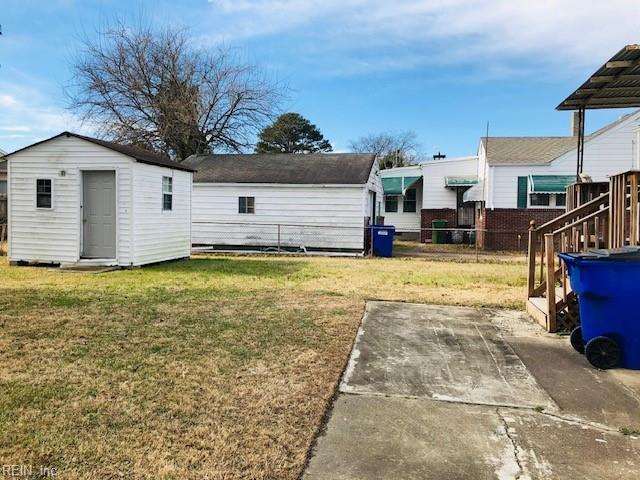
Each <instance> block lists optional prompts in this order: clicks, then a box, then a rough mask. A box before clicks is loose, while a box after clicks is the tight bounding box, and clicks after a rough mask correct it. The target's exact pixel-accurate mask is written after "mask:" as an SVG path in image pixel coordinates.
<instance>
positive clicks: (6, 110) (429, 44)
mask: <svg viewBox="0 0 640 480" xmlns="http://www.w3.org/2000/svg"><path fill="white" fill-rule="evenodd" d="M140 16H144V17H145V18H146V19H148V20H149V21H152V22H154V23H155V24H157V25H163V24H167V23H169V24H171V25H174V26H185V27H188V28H189V29H190V32H191V35H192V36H193V39H194V43H195V44H197V45H201V46H203V47H212V48H213V47H215V46H216V45H219V44H220V43H221V42H223V43H224V44H225V45H227V46H229V47H233V48H236V49H238V51H239V52H240V54H241V55H242V56H243V57H244V58H246V59H247V60H249V61H251V62H254V63H257V64H259V65H260V66H261V67H263V68H264V69H265V70H266V71H267V72H268V73H269V75H271V76H273V77H274V78H277V79H278V80H280V81H283V82H285V83H286V84H288V85H289V88H290V95H289V97H290V98H289V100H288V101H287V102H286V103H285V105H283V107H284V109H285V110H293V111H297V112H300V113H302V114H303V115H304V116H306V117H307V118H309V119H310V120H311V121H312V122H314V123H316V124H317V125H318V126H319V127H320V129H321V130H322V131H323V133H324V134H325V136H326V137H327V138H329V140H330V141H331V142H332V143H333V145H334V148H335V149H336V150H338V151H340V150H345V149H346V148H347V146H348V143H349V140H352V139H356V138H357V137H359V136H362V135H366V134H369V133H376V132H381V131H401V130H413V131H415V132H416V134H417V135H418V139H419V141H420V143H421V147H422V151H423V152H424V154H425V155H430V154H433V153H434V152H435V151H437V150H441V151H442V152H444V153H446V154H448V155H449V156H458V155H469V154H474V153H475V151H476V149H477V143H478V138H479V137H480V136H481V135H484V131H485V128H486V123H487V121H488V122H489V123H490V135H496V136H497V135H502V136H504V135H566V134H567V133H568V130H569V114H568V113H566V112H557V111H555V106H556V105H557V104H558V103H559V102H560V101H561V100H563V99H564V98H565V97H566V96H567V95H568V94H569V93H570V92H571V91H572V90H573V89H575V88H576V87H577V86H578V85H579V84H580V83H581V82H582V81H583V80H584V79H585V78H586V77H587V76H588V75H589V74H591V73H592V72H593V71H594V70H595V69H596V68H597V67H599V66H600V65H601V64H602V63H604V61H606V60H607V59H608V58H609V57H610V56H611V55H612V54H613V53H615V52H616V51H617V50H619V49H620V48H621V47H622V46H623V45H625V44H627V43H638V42H640V28H638V25H640V2H637V0H608V1H607V2H602V1H598V0H586V1H585V0H582V1H578V0H537V1H535V2H529V1H526V2H525V1H522V2H520V1H513V0H396V1H389V0H271V1H267V0H172V1H168V0H157V1H146V2H145V1H136V0H133V1H132V0H126V1H120V0H113V1H94V0H2V8H1V9H0V24H1V25H2V30H3V35H2V36H0V148H2V149H4V150H7V151H11V150H14V149H16V148H19V147H21V146H24V145H27V144H29V143H32V142H34V141H37V140H40V139H43V138H46V137H48V136H51V135H54V134H56V133H59V132H60V131H62V130H65V129H69V130H75V131H82V132H84V133H89V134H90V133H91V129H90V127H89V126H87V125H81V124H80V123H79V121H78V119H77V118H75V117H74V116H73V114H72V113H71V112H69V111H68V110H67V109H66V105H65V97H64V95H63V88H64V86H65V85H67V84H68V82H69V80H70V78H69V75H70V69H69V65H70V62H71V61H72V59H73V56H74V54H75V52H76V51H77V48H78V44H79V41H80V38H81V37H82V36H85V35H88V36H91V35H94V32H95V31H96V30H97V29H98V28H99V27H100V25H103V24H105V22H109V21H111V20H113V19H114V18H115V17H119V18H124V19H125V20H130V19H135V18H139V17H140ZM623 113H624V112H623V111H621V110H618V111H616V110H609V111H600V112H589V113H588V115H587V129H588V130H594V129H596V128H599V127H601V126H603V125H604V124H606V123H608V122H609V121H612V120H614V119H615V118H617V117H618V116H620V115H621V114H623Z"/></svg>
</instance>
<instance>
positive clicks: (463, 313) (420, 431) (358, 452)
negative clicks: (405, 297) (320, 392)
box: [304, 302, 640, 480]
mask: <svg viewBox="0 0 640 480" xmlns="http://www.w3.org/2000/svg"><path fill="white" fill-rule="evenodd" d="M639 377H640V374H639V373H638V372H629V371H623V370H620V371H606V372H601V371H597V370H594V369H593V368H592V367H591V366H589V365H588V364H587V362H586V360H585V359H584V358H582V357H581V356H580V355H579V354H578V353H576V352H574V351H573V350H572V349H571V347H570V346H569V345H568V340H567V339H566V338H562V337H558V336H555V335H550V334H546V333H543V332H542V331H541V330H540V329H539V328H538V327H537V326H535V325H533V324H532V323H531V322H530V321H529V320H528V319H527V318H526V317H525V316H524V315H523V314H521V313H519V312H510V311H492V310H483V309H472V308H462V307H449V306H446V307H443V306H428V305H412V304H398V303H388V302H371V303H369V304H368V306H367V311H366V313H365V317H364V319H363V322H362V326H361V328H360V330H359V332H358V338H357V339H356V342H355V345H354V348H353V351H352V354H351V358H350V361H349V365H348V368H347V370H346V372H345V374H344V378H343V381H342V383H341V385H340V391H339V395H338V397H337V399H336V401H335V403H334V405H333V409H332V411H331V412H330V418H329V421H328V424H327V425H326V429H325V431H324V432H323V433H322V434H321V435H320V437H319V438H318V440H317V444H316V445H315V447H314V449H313V452H312V455H311V458H310V461H309V465H308V468H307V470H306V472H305V475H304V478H305V479H307V480H315V479H326V478H332V479H345V480H346V479H413V478H415V479H495V478H497V479H575V478H584V479H590V478H593V479H606V478H616V479H632V478H633V479H635V478H637V477H638V468H640V438H639V437H638V436H637V435H636V433H635V432H637V430H638V429H640V378H639ZM621 430H624V431H625V432H626V433H627V434H626V435H625V434H623V433H621Z"/></svg>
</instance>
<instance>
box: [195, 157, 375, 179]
mask: <svg viewBox="0 0 640 480" xmlns="http://www.w3.org/2000/svg"><path fill="white" fill-rule="evenodd" d="M374 162H375V155H373V154H370V153H309V154H291V153H289V154H286V153H283V154H280V153H275V154H226V155H192V156H190V157H189V158H187V159H186V160H185V161H184V163H185V164H186V165H188V166H190V167H193V168H195V169H196V170H197V173H196V174H195V175H194V177H193V181H194V182H196V183H280V184H307V185H326V184H334V185H364V184H366V183H367V182H368V181H369V176H370V175H371V169H372V168H373V164H374Z"/></svg>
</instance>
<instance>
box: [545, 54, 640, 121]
mask: <svg viewBox="0 0 640 480" xmlns="http://www.w3.org/2000/svg"><path fill="white" fill-rule="evenodd" d="M628 107H640V45H627V46H626V47H624V48H623V49H622V50H620V51H619V52H618V53H616V54H615V55H614V56H613V57H611V59H609V61H608V62H606V63H605V64H604V65H603V66H602V67H600V68H599V69H598V70H597V71H596V72H595V73H594V74H593V75H591V76H590V77H589V78H588V79H587V81H586V82H584V83H583V84H582V85H581V86H580V87H579V88H578V89H577V90H576V91H574V92H573V93H572V94H571V95H569V96H568V97H567V98H566V99H565V100H564V101H563V102H562V103H561V104H560V105H558V107H557V109H558V110H579V109H585V110H590V109H596V108H628Z"/></svg>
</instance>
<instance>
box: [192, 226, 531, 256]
mask: <svg viewBox="0 0 640 480" xmlns="http://www.w3.org/2000/svg"><path fill="white" fill-rule="evenodd" d="M427 231H428V232H429V233H431V234H433V233H436V234H437V233H440V234H441V235H436V236H437V241H436V242H434V243H441V245H442V248H440V247H439V246H435V245H434V247H425V246H424V245H423V246H420V245H421V243H400V244H398V247H399V248H398V249H397V251H398V253H399V254H403V255H412V254H413V253H414V252H415V253H419V254H423V253H429V251H432V252H437V251H439V250H443V251H447V253H453V254H456V255H461V254H462V255H465V254H466V255H475V256H476V258H478V256H479V252H481V251H483V250H484V249H483V248H482V245H481V243H480V242H481V239H482V236H483V235H484V236H485V237H486V236H487V235H512V236H513V235H517V236H519V237H521V236H522V235H521V232H509V231H487V230H481V229H476V228H415V229H413V230H412V229H406V228H405V229H403V230H402V231H401V232H398V233H397V235H396V237H395V240H396V241H402V240H415V241H417V242H419V241H420V239H424V238H425V233H426V232H427ZM372 233H373V232H372V229H371V227H369V226H364V225H362V226H357V225H340V224H335V225H328V224H322V225H316V224H309V223H305V224H302V223H263V222H223V221H196V222H193V226H192V243H193V246H194V250H195V251H218V252H219V251H244V252H264V253H307V254H314V253H329V254H351V255H353V254H357V255H362V254H365V255H366V254H370V253H371V240H372ZM438 241H439V242H438ZM422 243H424V242H422ZM429 243H431V242H429ZM518 244H519V245H521V246H522V250H524V248H525V247H526V238H520V241H519V242H518ZM456 245H457V246H458V247H459V248H457V247H456ZM464 245H466V246H467V248H464ZM425 248H426V250H425ZM523 253H524V252H523ZM484 254H485V255H486V254H487V253H486V252H484Z"/></svg>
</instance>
